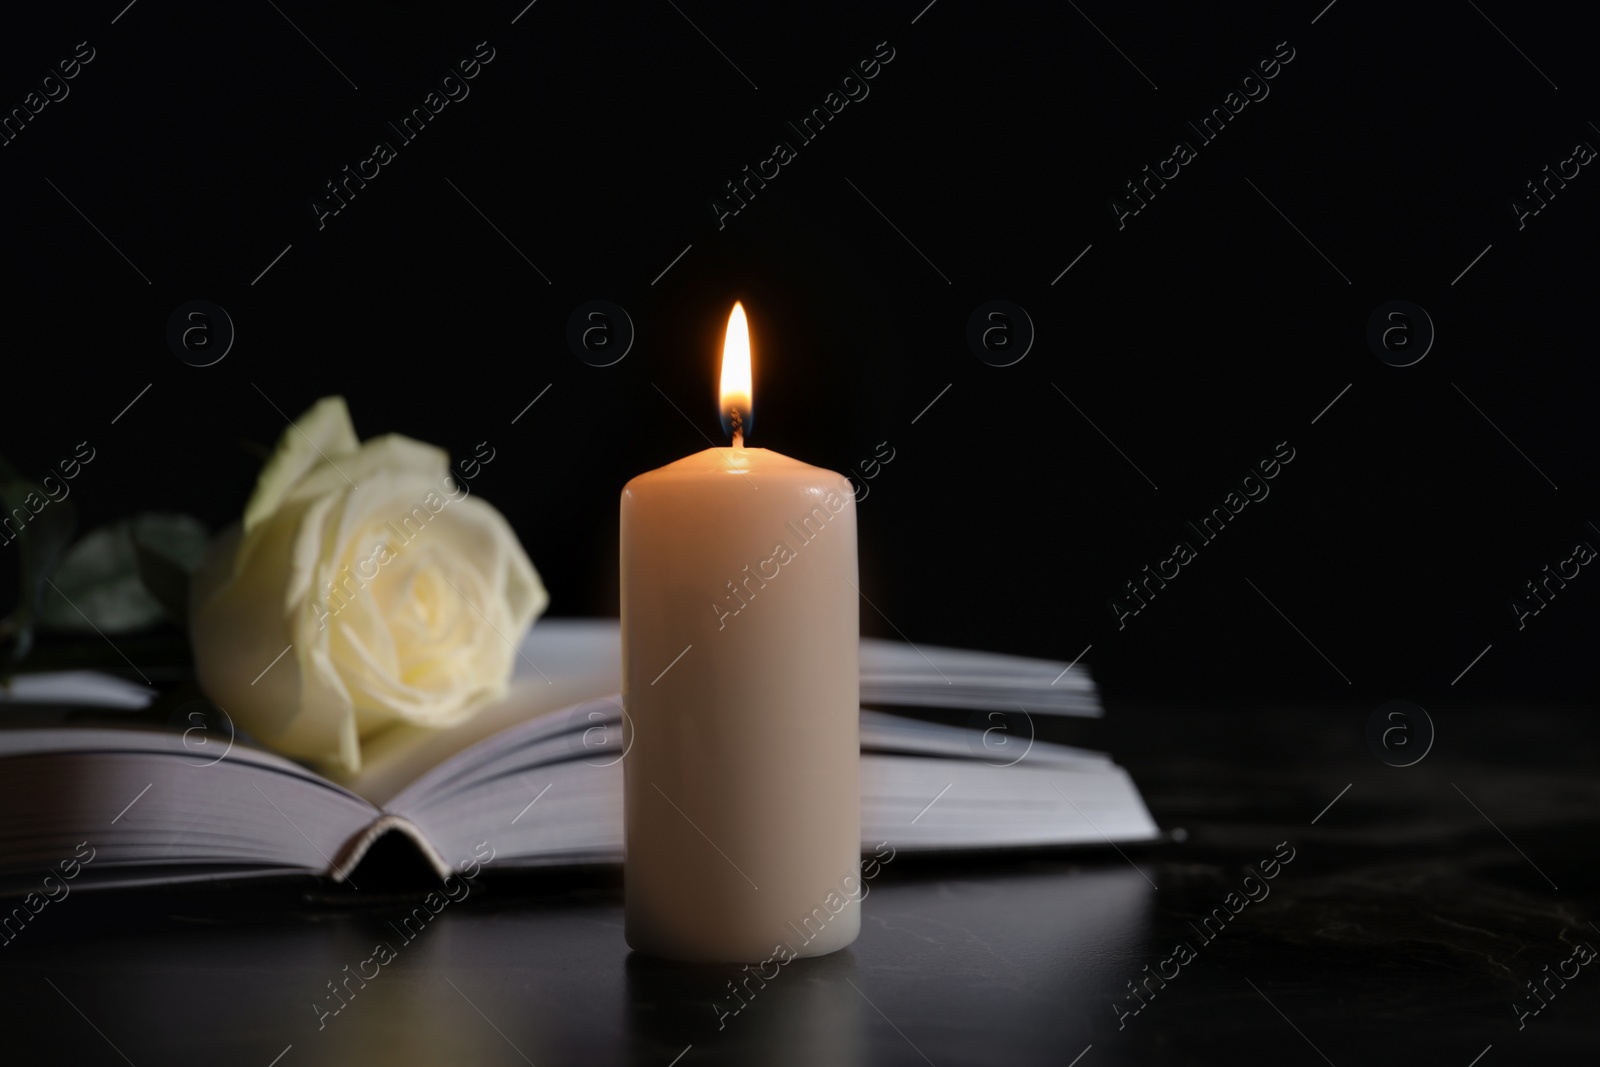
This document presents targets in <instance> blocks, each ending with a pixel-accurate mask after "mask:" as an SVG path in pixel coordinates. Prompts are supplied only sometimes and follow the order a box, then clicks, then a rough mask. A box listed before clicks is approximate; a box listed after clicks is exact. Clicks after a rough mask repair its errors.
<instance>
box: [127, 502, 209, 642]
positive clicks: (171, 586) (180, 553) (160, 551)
mask: <svg viewBox="0 0 1600 1067" xmlns="http://www.w3.org/2000/svg"><path fill="white" fill-rule="evenodd" d="M205 547H206V528H205V527H204V526H202V525H201V524H200V522H199V520H197V519H193V518H190V517H189V516H187V515H140V516H136V517H135V518H134V520H133V552H134V558H135V560H136V562H137V564H138V568H139V581H140V583H141V584H142V585H143V586H144V588H145V592H147V593H149V594H150V595H151V596H152V597H154V598H155V599H156V601H157V602H158V603H160V605H161V606H162V608H164V609H165V610H166V613H167V615H169V616H170V617H171V618H172V619H173V620H174V621H176V622H178V623H180V624H185V625H186V624H187V623H188V621H189V576H190V575H192V574H193V573H194V569H195V567H196V566H197V565H198V564H199V562H200V556H201V554H202V553H204V552H205Z"/></svg>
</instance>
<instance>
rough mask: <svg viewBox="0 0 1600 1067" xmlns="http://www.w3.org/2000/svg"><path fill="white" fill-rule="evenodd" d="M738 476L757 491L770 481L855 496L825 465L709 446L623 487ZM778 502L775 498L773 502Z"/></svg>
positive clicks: (842, 478)
mask: <svg viewBox="0 0 1600 1067" xmlns="http://www.w3.org/2000/svg"><path fill="white" fill-rule="evenodd" d="M719 476H723V477H727V476H735V477H738V478H740V479H742V480H747V481H748V483H749V484H750V485H752V486H754V487H755V488H756V489H757V490H759V489H761V488H763V487H765V486H766V485H768V483H774V484H777V485H781V486H784V487H787V488H788V489H789V490H791V491H792V490H795V489H805V490H814V491H816V492H819V493H827V492H837V493H840V494H842V495H845V496H853V495H854V493H853V490H852V489H851V487H850V483H849V481H848V480H847V479H846V478H845V476H844V475H842V474H840V473H838V472H837V471H831V470H828V469H827V468H826V467H817V466H813V465H812V464H810V463H804V462H802V461H800V460H798V459H795V458H793V457H792V456H786V455H784V454H783V453H781V452H774V451H772V450H771V449H768V448H706V449H702V450H701V451H699V452H695V453H692V454H690V455H687V456H684V457H683V458H682V459H679V460H674V461H673V462H671V463H668V464H666V465H664V466H661V467H657V468H656V469H655V470H652V471H646V472H645V473H643V474H641V475H638V476H637V477H635V478H633V479H631V480H630V481H629V482H628V484H627V485H626V486H624V487H623V490H622V491H623V493H624V494H628V493H630V492H632V491H633V490H635V489H639V488H643V487H644V486H645V485H648V484H654V485H657V486H665V485H668V484H678V485H682V484H684V483H691V482H693V483H700V484H704V485H708V486H709V485H711V484H713V483H712V482H711V479H715V478H717V477H719ZM774 502H775V501H774Z"/></svg>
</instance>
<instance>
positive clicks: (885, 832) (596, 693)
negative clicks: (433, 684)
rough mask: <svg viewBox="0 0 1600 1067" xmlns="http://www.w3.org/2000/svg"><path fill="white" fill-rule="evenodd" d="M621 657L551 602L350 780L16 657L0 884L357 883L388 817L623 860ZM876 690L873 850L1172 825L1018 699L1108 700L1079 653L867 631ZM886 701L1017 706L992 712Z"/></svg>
mask: <svg viewBox="0 0 1600 1067" xmlns="http://www.w3.org/2000/svg"><path fill="white" fill-rule="evenodd" d="M620 658H621V655H620V638H619V634H618V628H617V624H616V623H615V622H614V621H611V622H607V621H586V620H547V621H544V622H541V623H540V624H539V625H538V626H536V627H534V629H533V630H532V631H531V632H530V633H529V635H528V636H527V638H526V639H525V640H524V641H523V644H522V646H521V655H520V656H519V657H518V673H517V675H516V677H515V678H514V679H513V681H512V684H511V688H510V691H509V692H508V694H507V695H506V697H505V698H504V699H502V700H500V701H499V702H497V703H496V704H494V705H492V706H491V707H489V708H487V709H485V710H484V711H483V712H482V713H480V714H479V715H478V716H476V717H475V718H473V719H472V720H470V721H469V722H467V723H464V724H462V725H461V726H458V727H454V728H451V729H448V730H444V731H436V730H426V729H422V728H417V727H400V728H396V729H394V730H391V731H389V732H387V733H386V734H384V735H382V736H380V737H379V738H378V739H376V740H375V741H373V742H369V743H366V744H364V746H363V753H364V759H365V762H366V766H365V768H364V769H363V771H362V772H361V773H360V774H359V775H357V776H356V777H355V778H353V779H351V780H349V781H346V782H343V783H336V782H334V781H331V780H329V779H327V778H324V777H322V776H321V775H319V774H316V773H315V772H313V771H311V770H308V769H307V768H305V767H303V766H301V765H300V764H297V763H294V762H292V761H290V760H287V759H284V758H282V757H280V756H277V755H274V754H272V753H270V752H266V751H264V750H262V749H259V748H255V747H253V746H251V745H249V744H248V743H247V742H246V740H245V739H244V738H242V737H229V736H227V735H226V734H222V735H217V734H206V733H201V732H199V731H198V730H195V729H190V730H187V731H184V730H183V729H182V724H181V723H180V724H179V728H177V729H172V730H159V729H154V728H148V727H146V728H134V727H118V726H114V725H110V726H101V725H70V726H69V725H64V724H62V723H61V722H60V717H59V714H56V715H54V716H52V715H51V714H49V713H47V712H41V711H38V710H28V709H25V708H23V707H19V706H8V705H28V706H29V708H34V709H36V708H37V706H39V705H47V704H52V703H54V704H58V705H59V704H62V703H70V704H73V705H76V706H82V705H84V704H97V705H100V706H109V707H116V706H121V707H124V708H128V707H139V706H141V705H142V704H143V703H146V702H148V701H149V699H150V698H149V696H148V690H146V689H144V688H143V687H140V686H134V685H131V684H125V683H121V682H120V681H119V680H117V679H114V678H109V677H106V676H100V675H84V674H64V675H56V676H31V677H26V676H25V677H23V678H19V679H18V680H17V681H16V682H15V683H14V684H13V686H12V687H11V689H10V691H9V692H7V693H5V695H4V702H0V895H7V894H14V893H20V892H28V891H37V890H38V889H39V879H40V873H39V872H41V871H44V870H54V869H55V868H56V867H57V866H58V864H60V863H62V862H63V861H69V860H71V861H72V862H73V869H74V875H75V876H80V880H79V881H78V882H76V883H74V884H75V887H82V886H111V885H152V884H166V883H172V882H179V881H193V880H209V879H218V878H227V879H240V878H257V877H270V876H281V875H305V874H320V875H327V876H330V877H332V878H333V879H334V880H336V881H344V880H347V879H348V880H350V881H351V884H352V885H357V883H358V882H359V879H358V878H351V874H352V871H354V870H355V868H356V867H357V865H358V864H359V863H360V861H361V859H362V857H363V856H364V855H365V854H366V853H367V851H368V850H369V849H370V848H371V846H372V845H373V843H374V842H375V841H377V840H378V839H379V838H380V837H383V836H384V835H385V834H389V833H397V834H400V835H403V836H404V837H405V838H406V839H409V840H410V841H411V842H412V843H413V844H414V845H415V847H416V848H417V849H418V850H419V851H420V853H421V855H422V856H423V857H424V858H425V859H426V860H427V861H428V862H429V863H430V864H431V865H432V866H433V868H434V869H435V870H436V871H438V872H439V874H440V876H441V877H444V876H445V875H446V874H448V873H449V872H450V871H451V869H452V868H453V866H454V864H455V863H456V862H459V861H460V860H462V859H463V858H465V857H469V856H472V855H475V854H476V855H478V856H480V857H481V856H482V854H483V853H482V852H481V851H478V849H479V846H480V845H481V843H483V842H488V843H489V845H490V846H491V847H492V848H493V850H494V855H495V866H496V867H505V866H528V865H544V864H564V863H596V862H598V863H614V862H618V861H620V860H621V858H622V848H623V831H622V767H621V761H622V759H623V758H625V753H624V751H623V747H622V746H623V730H622V717H623V715H622V707H621V702H620V699H619V698H618V697H617V696H616V695H615V694H616V692H617V690H618V689H619V688H620V684H621V683H620V676H621V672H620ZM861 693H862V702H863V704H865V705H870V706H871V709H868V708H864V709H863V711H862V715H861V791H862V797H861V830H862V842H863V845H864V846H865V847H866V848H867V849H869V850H870V849H871V848H872V847H873V846H874V845H876V844H877V843H879V842H884V841H887V842H889V843H890V844H892V845H893V846H894V847H895V848H896V849H912V850H918V849H921V850H935V849H972V848H1000V847H1011V846H1023V845H1060V844H1103V843H1106V842H1133V841H1144V840H1152V839H1155V838H1156V837H1157V836H1158V831H1157V829H1156V826H1155V824H1154V822H1153V821H1152V820H1151V818H1150V814H1149V812H1148V811H1147V810H1146V809H1145V806H1144V802H1143V801H1142V800H1141V799H1140V797H1139V793H1138V791H1137V790H1136V789H1135V788H1134V785H1133V782H1132V781H1131V779H1130V778H1129V777H1128V775H1127V773H1126V772H1124V771H1123V770H1122V769H1121V768H1120V767H1118V766H1116V765H1115V764H1114V763H1112V762H1111V760H1110V759H1109V757H1107V756H1105V755H1102V754H1100V753H1096V752H1090V751H1086V750H1082V749H1076V748H1071V747H1068V746H1065V745H1058V744H1052V743H1047V742H1044V741H1038V740H1034V739H1033V738H1032V732H1031V730H1030V729H1028V726H1027V725H1026V724H1028V723H1031V719H1025V718H1024V716H1023V715H1019V714H1018V712H1019V711H1022V712H1025V713H1026V715H1027V716H1032V715H1061V714H1065V715H1085V716H1094V715H1099V714H1100V706H1099V702H1098V699H1097V697H1096V694H1095V689H1094V685H1093V683H1092V681H1091V680H1090V678H1089V675H1088V673H1087V671H1086V669H1085V668H1084V667H1083V665H1082V664H1078V665H1076V666H1073V667H1071V669H1070V670H1069V669H1067V665H1066V664H1062V663H1052V662H1047V661H1042V660H1032V659H1022V658H1018V657H1013V656H1003V655H996V654H991V653H982V652H970V651H961V650H954V649H938V648H931V647H927V646H923V647H921V648H920V649H919V648H916V647H913V646H910V645H902V644H895V643H891V642H883V641H877V640H873V639H866V640H863V641H862V647H861ZM881 707H900V708H914V707H941V708H965V709H972V710H974V711H976V712H978V713H980V714H981V713H983V712H985V711H993V712H1005V713H1009V717H1008V718H1007V721H1006V725H1005V726H1004V727H1002V726H999V725H996V726H992V727H987V728H985V729H977V728H966V727H959V726H949V725H943V724H939V723H934V722H927V721H922V720H918V719H915V718H910V717H907V716H903V715H897V714H890V713H887V712H884V711H881V710H876V709H877V708H881ZM979 721H980V722H981V721H983V720H981V719H980V720H979ZM996 721H997V722H998V720H996ZM86 850H87V851H86ZM75 856H76V857H77V858H76V860H74V859H73V857H75ZM85 857H87V859H86V858H85ZM80 863H81V868H80ZM357 887H358V888H359V886H357Z"/></svg>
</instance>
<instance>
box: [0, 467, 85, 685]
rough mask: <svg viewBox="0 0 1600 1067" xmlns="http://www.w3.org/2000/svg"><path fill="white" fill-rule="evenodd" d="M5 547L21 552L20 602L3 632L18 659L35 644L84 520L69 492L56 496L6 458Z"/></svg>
mask: <svg viewBox="0 0 1600 1067" xmlns="http://www.w3.org/2000/svg"><path fill="white" fill-rule="evenodd" d="M0 508H3V509H4V511H3V512H0V541H4V544H3V545H0V551H6V550H8V549H9V550H14V551H15V552H16V553H17V567H18V583H17V604H16V606H15V607H14V608H13V609H12V611H11V614H10V615H8V616H6V618H5V619H3V620H0V637H6V638H9V639H10V640H11V650H10V656H9V658H10V659H11V661H12V662H20V661H21V660H22V659H23V658H24V657H26V656H27V654H28V652H29V650H30V649H31V648H32V647H33V629H34V625H35V623H36V622H37V621H38V615H39V608H40V603H41V601H42V600H43V598H44V594H45V590H46V588H47V586H48V584H49V581H50V576H51V574H52V573H53V572H54V571H55V568H56V564H57V563H58V562H59V561H60V559H61V552H62V550H63V549H64V548H65V547H66V545H67V542H69V541H71V540H72V532H73V530H74V529H76V527H77V525H78V513H77V508H75V507H73V505H71V504H70V503H68V502H67V501H66V500H65V499H64V498H63V499H61V500H52V499H51V498H50V494H48V493H46V492H45V490H44V488H43V487H42V486H40V485H38V484H36V483H34V482H30V481H28V480H27V479H26V478H24V477H22V475H20V474H18V473H17V471H16V469H15V468H13V467H12V466H11V464H9V463H7V462H6V461H5V460H4V459H0Z"/></svg>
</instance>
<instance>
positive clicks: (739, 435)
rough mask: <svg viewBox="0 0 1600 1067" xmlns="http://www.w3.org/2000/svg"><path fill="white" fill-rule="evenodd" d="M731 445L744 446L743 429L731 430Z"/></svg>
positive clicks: (735, 446)
mask: <svg viewBox="0 0 1600 1067" xmlns="http://www.w3.org/2000/svg"><path fill="white" fill-rule="evenodd" d="M733 447H734V448H743V447H744V431H743V430H735V431H733Z"/></svg>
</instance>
